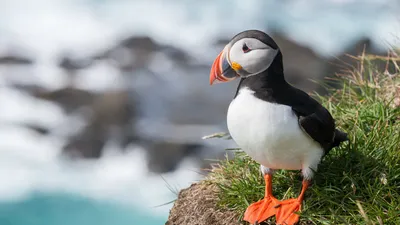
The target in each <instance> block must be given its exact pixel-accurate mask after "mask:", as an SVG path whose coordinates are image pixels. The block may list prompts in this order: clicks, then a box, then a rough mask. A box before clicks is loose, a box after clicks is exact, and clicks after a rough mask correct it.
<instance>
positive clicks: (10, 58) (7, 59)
mask: <svg viewBox="0 0 400 225" xmlns="http://www.w3.org/2000/svg"><path fill="white" fill-rule="evenodd" d="M1 64H4V65H30V64H33V60H32V59H30V58H28V57H25V56H18V55H3V56H0V65H1Z"/></svg>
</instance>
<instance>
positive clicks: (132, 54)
mask: <svg viewBox="0 0 400 225" xmlns="http://www.w3.org/2000/svg"><path fill="white" fill-rule="evenodd" d="M157 53H163V54H165V55H166V56H167V57H168V59H169V60H172V61H174V62H176V63H179V64H180V66H185V65H187V63H188V60H189V55H188V54H187V53H186V52H185V51H184V50H181V49H179V48H176V47H174V46H171V45H163V44H160V43H158V42H156V41H154V40H153V39H152V38H150V37H147V36H131V37H128V38H126V39H123V40H121V41H120V42H119V43H118V44H116V45H115V46H114V47H112V48H111V49H109V50H106V51H104V52H101V53H98V54H95V55H94V56H93V57H92V60H111V61H113V62H114V64H115V65H116V66H117V67H118V68H119V69H120V70H122V71H135V70H140V69H145V68H148V67H149V66H150V63H151V61H152V59H153V57H154V56H155V54H157Z"/></svg>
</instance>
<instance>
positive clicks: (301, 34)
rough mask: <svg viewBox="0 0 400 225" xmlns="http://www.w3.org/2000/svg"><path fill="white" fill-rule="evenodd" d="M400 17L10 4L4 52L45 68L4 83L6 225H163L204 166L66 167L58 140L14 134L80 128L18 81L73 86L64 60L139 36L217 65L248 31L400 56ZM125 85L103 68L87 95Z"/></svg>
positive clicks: (0, 170) (380, 3) (1, 213)
mask: <svg viewBox="0 0 400 225" xmlns="http://www.w3.org/2000/svg"><path fill="white" fill-rule="evenodd" d="M399 12H400V6H399V4H398V3H397V1H396V0H392V1H391V0H325V1H322V0H313V1H307V0H298V1H295V0H293V1H291V0H286V1H282V0H275V1H264V0H247V1H243V0H221V1H212V0H208V1H196V0H187V1H183V0H176V1H162V0H154V1H146V0H31V1H26V0H0V52H7V51H8V50H9V49H8V47H9V46H13V47H14V50H15V49H17V50H18V49H19V50H20V51H21V52H24V54H25V53H29V55H30V56H32V57H35V59H36V61H37V63H36V64H35V65H34V66H33V68H29V73H28V74H29V75H30V76H26V74H27V69H25V68H23V67H19V68H16V69H11V70H9V69H4V68H0V73H1V74H8V75H10V74H11V75H12V76H8V77H7V78H5V76H0V85H1V88H0V107H1V110H0V123H1V124H2V126H0V180H1V184H0V225H64V224H65V225H67V224H68V225H70V224H74V225H91V224H93V225H94V224H96V225H128V224H129V225H136V224H141V225H161V224H164V223H165V221H166V219H167V216H168V211H169V209H170V207H171V206H172V205H171V204H167V205H163V204H165V203H168V202H170V201H172V200H174V198H175V197H176V193H175V192H177V191H178V190H179V189H181V188H184V187H187V186H188V185H190V183H191V182H193V181H196V180H198V179H201V176H200V175H199V174H198V173H197V171H199V166H200V165H197V164H196V163H194V162H192V161H190V160H185V161H183V162H182V163H181V164H180V165H179V167H178V168H177V169H176V170H175V171H174V172H170V173H166V174H162V175H157V174H153V173H151V172H150V171H148V170H147V169H146V163H145V162H146V156H145V154H144V151H143V150H142V149H140V148H139V147H137V146H131V147H130V149H129V150H128V151H124V152H121V151H118V150H117V149H116V148H117V147H115V146H114V145H113V143H109V144H108V145H107V148H106V154H105V155H104V156H102V158H100V159H99V160H76V161H74V162H71V161H66V160H64V159H62V158H60V157H59V153H60V151H61V150H60V148H61V146H62V144H63V143H64V139H63V138H61V137H60V136H53V137H51V138H49V137H43V136H40V135H38V134H36V133H35V132H33V131H31V130H29V129H26V128H23V127H15V126H11V125H8V124H11V123H18V122H26V121H29V122H32V123H35V124H40V125H42V126H45V127H48V128H50V129H52V130H53V131H54V133H56V134H64V133H68V132H70V129H72V128H73V126H76V127H79V126H80V125H81V124H82V121H80V118H79V117H78V118H75V117H73V116H69V117H68V116H67V115H65V114H64V112H63V111H62V110H61V109H60V108H59V107H57V106H55V105H54V104H51V103H47V102H44V101H37V100H35V99H34V98H32V97H30V96H28V95H25V94H22V93H19V92H15V91H14V90H12V89H9V88H8V87H7V84H8V83H9V82H11V81H12V82H19V83H24V84H35V85H39V86H43V87H46V88H48V89H50V90H53V89H54V90H55V89H57V88H60V87H62V86H64V85H65V83H66V78H65V76H64V75H63V74H62V73H61V72H60V70H59V69H58V68H57V66H56V64H57V63H56V62H55V59H56V58H57V57H56V55H57V54H59V53H60V52H62V51H68V52H69V53H71V54H73V55H77V56H79V57H84V56H87V55H90V54H93V53H94V52H96V51H99V50H102V49H106V48H108V47H110V46H112V45H113V44H115V42H116V40H118V39H120V38H121V37H125V36H129V35H131V34H137V35H146V36H149V37H152V38H154V39H155V40H157V41H159V42H160V43H166V44H173V45H174V46H178V47H180V48H182V49H185V50H186V51H187V52H189V53H190V54H192V55H193V56H195V57H197V58H200V59H202V60H203V61H204V62H206V63H211V61H212V59H213V57H214V56H215V55H216V52H217V51H218V49H215V47H213V44H214V43H215V41H216V40H217V39H219V38H226V37H231V36H232V35H234V34H236V33H237V32H240V31H242V30H244V29H263V30H269V29H270V30H274V29H279V30H281V31H282V32H284V33H285V34H286V35H287V36H288V37H290V38H291V39H295V40H296V41H298V42H299V43H302V44H303V45H305V46H309V47H311V48H312V49H313V50H314V51H316V52H318V53H319V54H321V55H333V54H335V53H337V52H339V51H342V50H343V49H344V48H345V47H346V46H347V45H348V44H349V43H350V42H352V41H355V40H356V39H358V38H360V37H363V36H367V37H369V38H371V40H372V41H373V42H374V44H376V45H377V46H388V45H392V44H393V45H396V44H397V45H398V44H399V40H398V37H400V29H399V28H400V20H399V19H400V18H399V15H400V14H399ZM311 34H312V35H311ZM164 66H168V65H164ZM115 74H116V73H115V69H113V68H111V67H110V66H106V65H99V66H97V67H95V68H94V69H92V70H89V71H87V74H85V75H87V76H86V77H85V78H82V79H80V82H79V85H80V87H81V88H83V89H87V90H91V91H94V92H96V91H101V90H106V89H116V88H119V87H121V86H124V85H125V83H124V81H123V79H121V77H119V76H118V75H115ZM82 77H83V76H82ZM204 77H205V78H204V82H205V83H207V82H208V74H204ZM67 117H68V120H67V121H68V122H63V121H65V118H67ZM61 136H62V135H61ZM160 205H162V206H160Z"/></svg>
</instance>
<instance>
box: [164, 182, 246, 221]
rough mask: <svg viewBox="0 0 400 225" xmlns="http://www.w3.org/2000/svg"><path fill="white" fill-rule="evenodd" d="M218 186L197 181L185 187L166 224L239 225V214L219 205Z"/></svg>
mask: <svg viewBox="0 0 400 225" xmlns="http://www.w3.org/2000/svg"><path fill="white" fill-rule="evenodd" d="M217 191H218V188H217V187H216V186H215V185H210V184H203V183H196V184H192V185H191V186H190V187H189V188H186V189H183V190H182V191H181V192H180V193H179V195H178V199H177V200H176V202H175V204H174V206H173V207H172V209H171V211H170V215H169V218H168V221H167V222H166V223H165V225H217V224H218V225H228V224H229V225H236V224H237V225H239V224H242V223H240V222H239V220H238V219H239V216H238V215H237V214H236V213H235V212H233V211H230V210H227V209H225V210H224V209H219V208H218V207H217V201H218V192H217Z"/></svg>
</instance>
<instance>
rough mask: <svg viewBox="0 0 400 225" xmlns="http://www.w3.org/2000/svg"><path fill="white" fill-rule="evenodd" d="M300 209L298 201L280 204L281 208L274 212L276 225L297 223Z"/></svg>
mask: <svg viewBox="0 0 400 225" xmlns="http://www.w3.org/2000/svg"><path fill="white" fill-rule="evenodd" d="M300 209H301V201H300V200H299V199H288V200H285V201H282V202H281V207H279V208H278V210H277V212H276V224H282V225H294V224H296V223H297V222H299V218H300V215H299V214H298V213H297V212H298V211H300Z"/></svg>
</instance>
